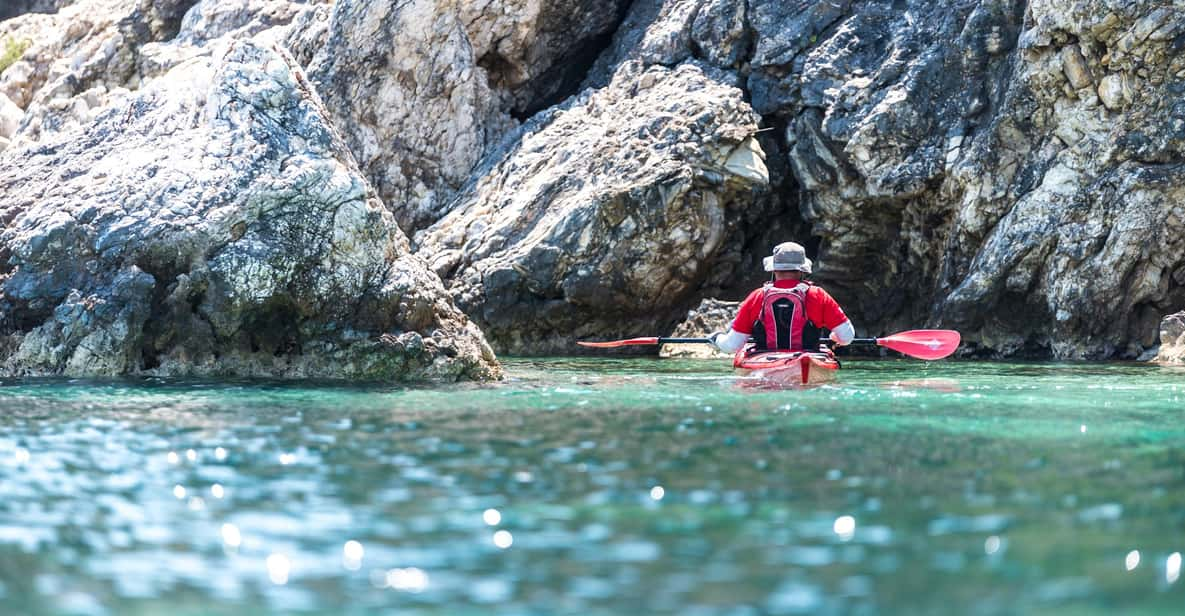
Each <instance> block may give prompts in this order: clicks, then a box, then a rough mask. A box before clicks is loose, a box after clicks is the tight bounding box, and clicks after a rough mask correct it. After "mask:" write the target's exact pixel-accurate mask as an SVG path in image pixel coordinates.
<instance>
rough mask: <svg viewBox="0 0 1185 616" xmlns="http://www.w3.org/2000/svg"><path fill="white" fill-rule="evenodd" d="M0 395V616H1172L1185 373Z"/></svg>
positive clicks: (666, 367) (617, 363)
mask: <svg viewBox="0 0 1185 616" xmlns="http://www.w3.org/2000/svg"><path fill="white" fill-rule="evenodd" d="M844 366H845V368H844V371H843V372H842V375H841V377H840V381H839V382H838V383H836V384H835V385H832V386H825V387H820V388H815V389H810V390H806V391H754V390H752V389H751V388H746V387H741V386H740V384H739V383H738V382H737V380H736V379H735V378H733V377H732V376H731V374H730V373H729V372H728V370H727V367H726V366H725V365H723V364H722V363H714V362H690V361H657V360H650V359H627V360H530V361H528V360H516V361H510V362H508V373H509V374H510V375H511V377H510V378H509V379H508V380H507V381H506V382H504V383H498V384H487V385H460V386H453V385H450V386H437V387H426V388H411V389H409V388H391V387H344V386H340V385H334V384H323V385H316V386H310V385H292V384H277V383H241V382H221V383H210V382H153V381H136V382H116V383H90V382H75V381H28V382H11V381H10V382H7V383H4V385H3V386H2V387H0V426H2V430H0V612H2V613H4V614H29V615H34V614H255V613H260V612H263V611H269V610H270V611H277V612H285V613H317V614H371V613H388V611H393V612H395V613H400V614H450V615H455V614H492V613H497V614H702V615H712V614H728V615H757V614H829V613H868V614H874V613H935V614H941V613H950V612H951V611H952V610H953V609H954V606H958V609H959V610H960V611H966V612H969V613H973V614H1013V613H1018V612H1029V613H1075V614H1078V613H1103V612H1108V613H1109V612H1113V611H1115V610H1120V611H1123V610H1129V611H1141V612H1147V613H1177V610H1178V609H1179V607H1180V606H1181V605H1182V601H1183V600H1185V582H1181V581H1180V580H1179V578H1180V570H1181V552H1182V551H1183V550H1185V527H1183V526H1182V519H1183V518H1182V512H1185V490H1183V489H1182V488H1185V470H1183V469H1185V464H1183V462H1185V447H1183V445H1185V425H1183V424H1182V421H1181V420H1182V415H1183V413H1185V404H1183V401H1182V398H1183V397H1185V379H1183V377H1185V373H1183V372H1181V371H1173V370H1169V369H1159V368H1148V367H1143V366H1131V365H1037V364H1032V365H1018V364H989V363H957V362H940V363H935V364H930V365H926V364H923V363H920V362H912V361H904V360H903V361H890V362H869V361H865V362H861V361H849V362H845V364H844Z"/></svg>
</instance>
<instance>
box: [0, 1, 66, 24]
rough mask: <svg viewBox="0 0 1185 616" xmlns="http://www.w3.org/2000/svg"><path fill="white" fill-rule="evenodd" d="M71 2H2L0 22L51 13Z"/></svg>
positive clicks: (0, 5)
mask: <svg viewBox="0 0 1185 616" xmlns="http://www.w3.org/2000/svg"><path fill="white" fill-rule="evenodd" d="M71 1H72V0H4V3H3V4H0V21H4V20H5V19H12V18H13V17H18V16H20V15H24V14H25V13H53V12H54V11H57V10H58V9H59V8H61V7H62V6H64V5H66V4H69V3H70V2H71Z"/></svg>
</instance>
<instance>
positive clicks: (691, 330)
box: [658, 298, 741, 359]
mask: <svg viewBox="0 0 1185 616" xmlns="http://www.w3.org/2000/svg"><path fill="white" fill-rule="evenodd" d="M740 307H741V303H740V302H726V301H722V300H718V299H711V298H708V299H705V300H704V301H702V302H700V304H699V306H697V307H695V308H693V309H692V310H690V311H688V312H687V318H686V319H684V321H683V322H682V323H680V324H679V325H678V326H677V327H675V331H673V332H671V337H672V338H706V337H708V336H710V335H711V334H713V333H715V332H725V333H727V332H728V330H729V329H731V328H732V320H733V318H734V317H736V314H737V310H739V309H740ZM658 356H659V357H688V358H696V359H714V358H731V357H732V354H731V353H724V352H722V351H720V350H718V349H717V348H716V347H714V346H712V345H710V344H664V345H662V347H661V348H660V349H659V351H658Z"/></svg>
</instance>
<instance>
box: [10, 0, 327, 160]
mask: <svg viewBox="0 0 1185 616" xmlns="http://www.w3.org/2000/svg"><path fill="white" fill-rule="evenodd" d="M329 2H330V0H230V1H227V0H203V1H201V2H197V1H196V0H168V1H166V2H161V1H150V0H77V1H76V2H72V3H69V5H68V6H67V3H65V2H63V3H60V4H61V5H62V6H63V8H62V9H61V11H60V12H59V13H57V14H54V15H33V14H30V15H25V16H23V17H21V18H19V19H14V20H11V21H9V22H5V23H3V24H0V40H4V39H5V38H6V37H11V38H13V39H14V40H21V41H28V42H30V43H32V45H31V46H30V48H29V49H28V50H27V51H26V52H25V53H24V55H23V56H22V59H21V60H20V61H19V62H16V63H15V64H14V65H13V66H12V67H10V68H9V69H8V70H6V71H5V72H4V74H3V75H2V76H0V94H3V93H7V95H8V96H9V97H11V99H12V100H13V101H14V102H15V103H16V104H17V105H18V106H20V107H22V108H24V109H25V111H26V113H25V114H24V116H23V118H22V121H21V126H20V128H19V130H18V131H16V132H15V133H14V135H13V140H14V141H15V142H16V143H17V144H22V143H33V142H36V141H39V140H41V139H45V138H47V137H48V136H50V135H52V134H55V133H59V132H64V131H69V130H73V129H76V128H78V127H79V126H82V125H84V124H87V123H89V122H91V121H92V120H93V119H94V118H95V117H96V116H97V115H98V113H99V112H100V111H101V110H102V109H103V108H105V107H108V106H111V105H114V104H116V103H118V102H120V101H121V100H122V99H124V98H125V97H127V96H128V94H129V93H130V92H131V91H134V90H137V89H139V88H141V87H144V86H145V85H146V84H147V83H148V82H150V81H151V80H152V79H154V78H156V77H158V76H160V75H163V74H164V73H165V72H167V71H168V70H169V69H171V68H172V67H174V66H177V65H178V64H180V63H182V62H185V61H187V60H190V59H192V58H195V57H201V56H210V55H211V54H214V53H218V50H220V49H223V48H225V46H226V44H227V43H228V42H229V41H230V40H231V39H238V38H248V37H252V36H259V40H261V41H269V42H280V43H283V44H284V45H286V46H288V47H289V48H291V49H295V50H296V53H297V55H298V56H300V57H302V58H304V59H306V60H307V58H308V57H310V56H311V55H312V51H313V50H312V49H308V48H306V46H310V47H315V46H318V45H320V44H321V42H322V40H321V39H318V38H317V37H316V36H315V34H316V32H315V23H316V22H315V21H314V20H313V19H310V17H311V16H314V15H317V14H320V15H321V16H322V17H325V16H326V15H327V11H328V7H329ZM190 7H192V10H190ZM187 11H188V12H187ZM297 21H300V22H301V24H302V29H301V31H300V32H293V28H290V27H289V26H291V25H292V24H293V23H294V22H297Z"/></svg>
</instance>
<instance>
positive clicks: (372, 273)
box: [0, 41, 499, 379]
mask: <svg viewBox="0 0 1185 616" xmlns="http://www.w3.org/2000/svg"><path fill="white" fill-rule="evenodd" d="M2 156H3V158H0V161H3V162H5V163H7V162H10V161H16V160H19V161H20V164H19V165H11V164H4V165H0V214H2V215H3V217H4V219H5V220H6V221H7V223H6V226H5V228H4V230H3V233H2V234H0V252H2V256H3V262H2V265H0V272H2V275H0V291H2V292H3V296H2V298H0V313H2V314H0V316H2V323H3V324H4V328H5V330H6V337H5V343H4V344H3V345H0V353H2V355H3V357H2V358H0V364H2V366H3V371H4V372H5V373H7V374H27V375H52V374H70V375H120V374H158V375H210V374H221V375H252V376H284V377H288V376H315V377H350V378H376V379H378V378H381V379H391V378H394V379H413V378H443V379H456V378H489V377H494V376H496V375H497V374H498V373H499V368H498V365H497V363H496V361H495V359H494V357H493V354H492V352H491V351H490V349H489V347H488V345H486V343H485V341H484V339H483V337H482V335H481V332H480V331H478V330H477V328H476V327H475V326H473V324H472V323H470V322H469V321H468V320H467V319H466V318H465V316H464V315H463V314H462V313H461V312H460V311H459V310H457V309H456V307H455V306H454V305H453V304H452V302H451V301H450V299H449V297H448V294H447V292H446V291H445V289H444V287H443V285H442V284H441V282H440V280H439V278H438V277H437V276H436V275H435V274H433V273H431V272H430V271H429V270H428V269H427V268H426V266H425V264H424V263H423V262H422V261H421V260H420V259H418V258H417V257H415V256H413V255H411V254H410V253H409V247H408V242H407V239H406V237H405V236H404V235H403V234H402V233H401V232H400V230H399V229H398V227H397V226H396V224H395V222H394V220H393V219H392V217H391V215H390V213H389V212H387V211H386V209H385V208H384V207H383V206H382V203H381V202H380V201H379V200H378V199H377V198H376V197H375V196H374V195H373V191H372V189H371V188H370V187H369V185H368V184H367V182H366V180H365V179H364V178H363V176H362V175H361V173H360V172H359V170H358V169H357V167H356V165H355V163H354V161H353V159H352V157H351V156H350V154H349V152H348V150H347V148H346V147H345V145H344V143H343V142H342V141H341V139H340V137H339V136H338V134H337V133H336V131H335V130H334V129H333V127H332V125H331V124H330V122H329V120H328V117H327V113H326V111H325V109H324V108H323V107H322V105H321V103H320V100H319V98H318V97H317V95H316V94H315V93H314V92H313V91H312V90H311V88H310V86H309V85H308V83H307V81H306V80H305V77H304V76H303V73H302V72H301V71H300V70H299V68H298V67H296V66H295V64H294V62H293V60H292V59H291V58H290V57H289V56H288V55H287V54H285V53H284V52H283V51H281V50H278V49H275V48H269V47H267V46H263V45H260V44H257V43H254V42H250V41H244V42H237V43H231V44H230V45H229V47H228V48H227V49H226V51H225V52H224V53H223V54H220V55H219V57H218V58H216V59H215V58H209V57H203V58H198V59H195V60H193V61H190V62H188V63H186V64H184V65H182V66H178V67H177V68H176V69H174V70H173V71H170V72H169V73H168V74H167V75H166V76H164V77H162V78H161V79H159V80H157V81H156V82H154V84H153V85H152V86H151V87H148V88H146V89H145V90H144V91H142V92H139V93H137V94H136V95H134V96H131V97H130V98H129V99H128V100H127V101H126V102H125V103H123V104H121V105H118V106H116V107H113V108H111V109H108V110H106V111H104V112H103V113H102V114H100V116H99V117H98V118H97V119H96V120H95V121H94V122H93V123H92V124H90V125H88V126H86V127H85V128H84V129H83V130H81V131H79V132H77V133H74V134H70V135H66V136H63V137H61V138H58V139H54V140H50V141H48V142H45V143H42V144H40V145H38V146H36V147H28V148H23V149H17V150H9V151H7V152H5V153H4V154H3V155H2Z"/></svg>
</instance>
